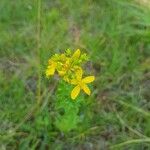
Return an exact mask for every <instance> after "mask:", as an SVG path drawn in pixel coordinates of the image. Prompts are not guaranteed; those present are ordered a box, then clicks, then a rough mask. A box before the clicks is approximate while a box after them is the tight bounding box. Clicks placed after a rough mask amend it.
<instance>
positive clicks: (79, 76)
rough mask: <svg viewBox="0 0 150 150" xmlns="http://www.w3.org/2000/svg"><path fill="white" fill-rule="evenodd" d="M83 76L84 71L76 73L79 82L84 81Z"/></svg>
mask: <svg viewBox="0 0 150 150" xmlns="http://www.w3.org/2000/svg"><path fill="white" fill-rule="evenodd" d="M82 75H83V70H82V69H79V70H77V71H76V77H77V79H78V80H81V79H82Z"/></svg>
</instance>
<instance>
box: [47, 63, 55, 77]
mask: <svg viewBox="0 0 150 150" xmlns="http://www.w3.org/2000/svg"><path fill="white" fill-rule="evenodd" d="M54 73H55V67H54V66H48V68H47V70H46V76H47V77H48V76H51V75H54Z"/></svg>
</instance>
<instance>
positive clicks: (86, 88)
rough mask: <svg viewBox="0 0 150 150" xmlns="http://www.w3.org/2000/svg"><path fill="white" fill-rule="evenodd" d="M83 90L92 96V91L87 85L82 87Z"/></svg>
mask: <svg viewBox="0 0 150 150" xmlns="http://www.w3.org/2000/svg"><path fill="white" fill-rule="evenodd" d="M82 89H83V91H84V92H85V93H86V94H87V95H90V94H91V91H90V89H89V88H88V86H87V85H86V84H84V85H83V86H82Z"/></svg>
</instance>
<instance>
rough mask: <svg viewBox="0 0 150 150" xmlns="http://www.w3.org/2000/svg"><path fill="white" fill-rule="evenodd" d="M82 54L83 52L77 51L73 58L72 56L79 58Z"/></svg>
mask: <svg viewBox="0 0 150 150" xmlns="http://www.w3.org/2000/svg"><path fill="white" fill-rule="evenodd" d="M80 54H81V51H80V50H79V49H77V50H76V51H75V52H74V54H73V56H72V58H75V59H76V58H79V57H80Z"/></svg>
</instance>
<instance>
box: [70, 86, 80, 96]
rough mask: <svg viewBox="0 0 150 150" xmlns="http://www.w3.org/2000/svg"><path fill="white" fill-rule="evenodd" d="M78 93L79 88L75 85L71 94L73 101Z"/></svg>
mask: <svg viewBox="0 0 150 150" xmlns="http://www.w3.org/2000/svg"><path fill="white" fill-rule="evenodd" d="M79 92H80V86H78V85H77V86H76V87H75V88H74V89H73V90H72V92H71V98H72V99H75V98H76V97H77V96H78V94H79Z"/></svg>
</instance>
